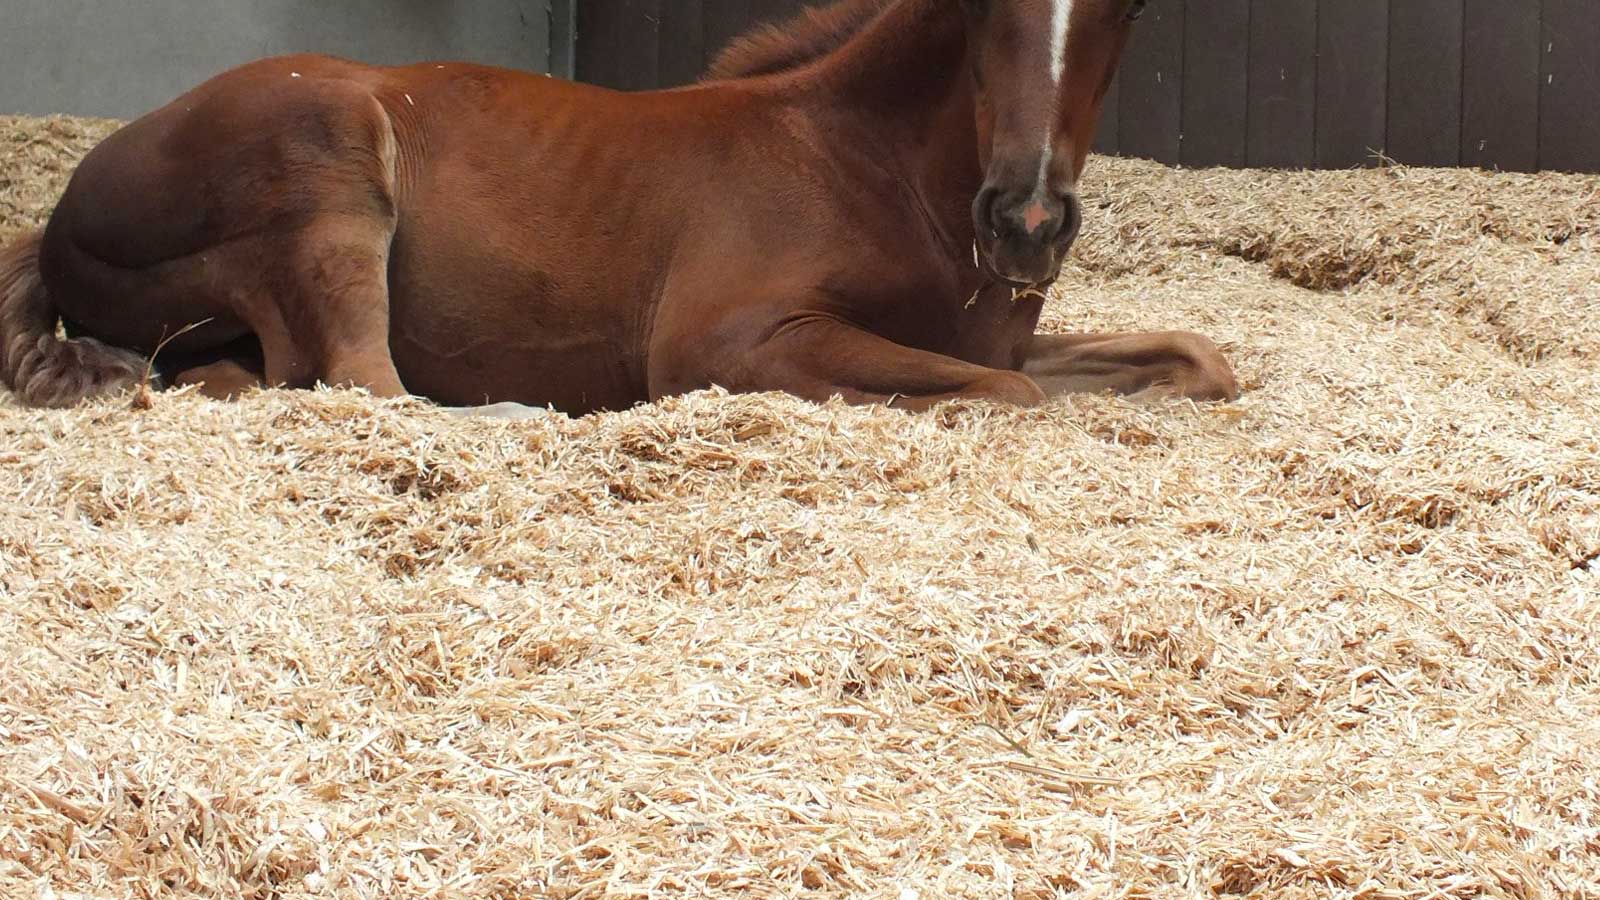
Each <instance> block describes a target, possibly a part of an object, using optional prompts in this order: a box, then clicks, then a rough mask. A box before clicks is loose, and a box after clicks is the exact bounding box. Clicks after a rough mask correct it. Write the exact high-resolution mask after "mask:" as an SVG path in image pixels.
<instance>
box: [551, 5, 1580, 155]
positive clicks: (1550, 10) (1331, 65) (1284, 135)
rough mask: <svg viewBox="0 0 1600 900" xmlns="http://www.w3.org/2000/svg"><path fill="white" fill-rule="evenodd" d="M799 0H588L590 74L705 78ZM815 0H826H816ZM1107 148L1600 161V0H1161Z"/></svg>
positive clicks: (646, 84) (1114, 114)
mask: <svg viewBox="0 0 1600 900" xmlns="http://www.w3.org/2000/svg"><path fill="white" fill-rule="evenodd" d="M801 2H802V0H578V45H577V74H578V77H579V78H582V79H584V80H586V81H592V82H595V83H598V84H606V85H610V86H613V87H620V88H625V89H630V90H638V89H644V88H651V87H658V86H669V85H677V84H684V83H687V82H689V81H692V80H694V79H695V77H696V76H697V75H698V74H699V73H700V72H701V71H703V70H704V68H705V66H706V64H707V62H708V61H709V60H710V58H711V57H712V56H713V55H714V54H715V53H716V51H717V50H718V49H719V48H720V47H722V46H723V45H724V44H725V43H727V41H728V40H729V39H731V38H732V37H734V36H735V35H737V34H739V33H740V32H742V31H743V30H745V29H747V28H749V27H750V26H752V25H754V24H756V23H758V22H762V21H769V20H773V19H778V18H781V17H782V16H785V15H788V14H790V13H792V12H793V11H794V10H796V9H797V8H799V7H800V5H801ZM809 2H813V3H817V2H820V0H809ZM1097 143H1098V149H1099V150H1101V151H1102V152H1106V153H1120V154H1123V155H1127V156H1142V157H1149V158H1152V159H1158V160H1161V161H1163V162H1168V163H1182V164H1184V165H1189V166H1215V165H1221V166H1263V167H1275V168H1308V167H1315V168H1342V167H1347V166H1357V165H1369V164H1372V163H1374V162H1375V161H1376V159H1377V157H1376V155H1375V154H1376V153H1379V152H1381V153H1383V154H1384V155H1386V156H1388V157H1390V158H1392V159H1395V160H1398V161H1400V162H1404V163H1409V164H1413V165H1430V166H1455V165H1469V166H1483V167H1489V168H1501V169H1508V170H1517V171H1533V170H1538V169H1550V170H1558V171H1589V172H1600V0H1152V2H1151V4H1150V10H1149V12H1147V13H1146V14H1145V17H1144V19H1143V20H1142V21H1140V23H1139V26H1138V28H1137V29H1136V32H1135V34H1134V38H1133V42H1132V44H1131V45H1130V46H1129V48H1128V54H1127V57H1126V58H1125V59H1124V62H1123V67H1122V73H1121V75H1120V76H1119V78H1118V81H1117V85H1116V87H1115V88H1114V92H1113V94H1112V95H1111V96H1110V97H1109V98H1107V104H1106V110H1105V115H1104V117H1103V119H1102V122H1101V128H1100V136H1099V140H1098V142H1097Z"/></svg>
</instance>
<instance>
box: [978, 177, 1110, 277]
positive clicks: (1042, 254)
mask: <svg viewBox="0 0 1600 900" xmlns="http://www.w3.org/2000/svg"><path fill="white" fill-rule="evenodd" d="M972 219H973V226H974V228H975V230H976V232H977V235H978V248H979V251H980V253H981V255H982V257H983V259H984V260H985V261H986V262H987V264H988V265H987V268H988V270H989V274H990V275H991V276H993V277H994V278H996V279H998V280H1000V281H1004V282H1008V283H1010V284H1012V285H1016V286H1027V285H1033V284H1039V283H1042V282H1047V281H1054V280H1055V278H1056V276H1057V275H1058V274H1060V272H1061V263H1062V261H1063V260H1065V259H1066V257H1067V251H1068V250H1070V249H1072V244H1073V242H1074V241H1076V240H1077V239H1078V232H1079V230H1080V229H1081V228H1082V227H1083V205H1082V204H1081V203H1080V202H1079V201H1078V195H1077V194H1076V193H1074V192H1072V191H1062V192H1056V191H1050V190H1039V189H1036V188H1034V187H1033V186H1031V185H1030V186H1029V189H1028V190H1026V191H1007V190H1004V189H1002V188H999V187H996V186H985V187H984V189H983V190H982V191H980V192H979V193H978V196H977V198H976V199H975V200H973V203H972Z"/></svg>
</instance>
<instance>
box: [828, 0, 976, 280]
mask: <svg viewBox="0 0 1600 900" xmlns="http://www.w3.org/2000/svg"><path fill="white" fill-rule="evenodd" d="M813 71H814V75H813V77H815V78H816V80H817V81H816V83H817V85H818V86H819V87H820V88H821V89H822V90H823V91H824V93H825V95H826V96H827V97H828V100H829V108H830V109H833V110H842V111H843V115H844V116H846V117H849V118H853V119H854V120H855V121H856V123H857V126H856V131H857V133H858V134H861V135H864V136H869V137H870V139H871V143H870V145H869V146H868V147H866V148H864V149H865V151H866V152H868V153H872V154H875V155H879V154H881V155H882V157H883V158H882V163H883V164H884V166H885V167H886V168H894V169H897V170H899V174H900V176H901V177H902V178H904V179H905V180H906V182H907V183H908V185H909V186H910V187H911V188H912V189H913V190H914V191H915V192H916V193H917V195H918V197H919V199H920V201H921V202H922V204H923V206H924V209H925V210H926V211H927V212H928V213H929V215H931V216H932V218H933V219H934V222H935V225H936V227H937V228H938V229H939V230H940V231H941V232H943V233H942V234H941V238H942V239H943V240H945V241H947V242H949V243H950V244H951V245H952V247H951V249H952V250H954V249H955V248H963V249H962V251H961V252H963V253H964V252H965V250H964V248H965V247H966V246H968V245H969V244H970V242H971V240H972V237H973V229H972V217H971V211H970V210H971V203H972V198H973V196H974V195H976V194H977V192H978V189H979V187H981V185H982V181H983V171H982V169H981V167H980V165H979V162H978V147H977V144H978V135H977V122H976V120H977V116H976V111H975V108H974V102H975V101H974V99H973V89H972V77H971V75H970V74H969V72H968V70H967V36H966V20H965V14H964V13H963V11H962V9H961V5H960V4H959V3H956V2H954V0H897V2H895V3H894V4H892V5H891V6H890V7H888V8H887V9H885V10H884V12H883V13H882V14H881V15H879V16H878V17H877V18H876V19H874V20H873V21H872V22H871V23H870V24H868V25H867V26H866V27H865V28H864V29H863V30H862V31H861V33H859V34H858V35H856V36H855V37H854V38H853V39H851V40H850V41H849V42H847V43H845V44H844V45H843V46H842V47H840V48H839V49H838V50H836V51H834V52H833V53H832V54H830V55H829V56H828V57H826V58H825V59H823V60H822V61H821V63H820V65H818V66H817V67H816V69H814V70H813Z"/></svg>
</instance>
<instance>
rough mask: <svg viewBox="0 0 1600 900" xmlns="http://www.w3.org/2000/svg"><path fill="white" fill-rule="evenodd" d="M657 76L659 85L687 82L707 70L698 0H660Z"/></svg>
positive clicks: (703, 28)
mask: <svg viewBox="0 0 1600 900" xmlns="http://www.w3.org/2000/svg"><path fill="white" fill-rule="evenodd" d="M660 3H661V26H660V42H659V44H658V46H659V48H660V49H659V50H658V51H657V53H658V57H657V59H658V68H657V72H656V78H657V82H658V84H659V86H661V87H674V86H676V85H681V84H689V83H691V82H694V81H696V80H698V79H699V78H700V74H701V73H702V72H704V71H705V70H706V63H707V61H708V60H707V58H706V46H705V9H704V6H703V4H702V2H701V0H660Z"/></svg>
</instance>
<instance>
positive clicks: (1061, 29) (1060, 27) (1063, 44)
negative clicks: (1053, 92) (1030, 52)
mask: <svg viewBox="0 0 1600 900" xmlns="http://www.w3.org/2000/svg"><path fill="white" fill-rule="evenodd" d="M1051 2H1052V3H1053V4H1054V5H1055V10H1054V12H1053V14H1052V15H1051V17H1050V82H1051V83H1052V84H1054V85H1057V86H1058V87H1059V86H1060V84H1061V76H1062V75H1063V74H1065V73H1066V70H1067V26H1069V25H1071V24H1072V0H1051Z"/></svg>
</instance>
